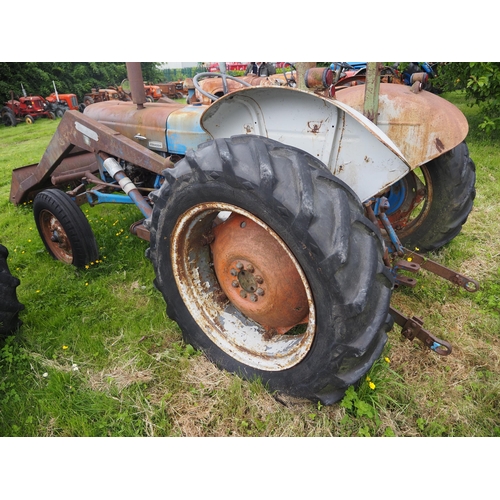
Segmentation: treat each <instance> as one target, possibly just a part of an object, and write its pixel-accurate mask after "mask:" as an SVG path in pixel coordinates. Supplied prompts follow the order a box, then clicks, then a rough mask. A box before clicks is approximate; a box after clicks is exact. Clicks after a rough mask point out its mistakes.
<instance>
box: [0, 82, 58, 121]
mask: <svg viewBox="0 0 500 500" xmlns="http://www.w3.org/2000/svg"><path fill="white" fill-rule="evenodd" d="M21 88H22V89H23V94H24V96H23V97H18V98H14V92H12V91H11V98H10V99H9V100H8V101H7V102H6V103H5V105H4V107H3V108H2V109H1V110H0V115H1V117H2V122H3V124H4V125H5V126H7V127H9V126H11V127H15V126H16V125H17V123H18V122H21V121H25V122H26V123H28V124H32V123H34V122H35V120H36V119H38V118H42V117H43V118H50V119H51V120H53V119H55V117H56V115H55V114H54V112H53V111H51V109H50V105H49V103H48V102H47V100H46V99H44V98H43V97H41V96H38V95H37V96H28V95H26V91H25V90H24V87H23V86H22V85H21Z"/></svg>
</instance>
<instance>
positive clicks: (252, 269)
mask: <svg viewBox="0 0 500 500" xmlns="http://www.w3.org/2000/svg"><path fill="white" fill-rule="evenodd" d="M247 271H248V272H249V273H253V272H255V269H254V267H253V266H252V264H249V265H248V266H247Z"/></svg>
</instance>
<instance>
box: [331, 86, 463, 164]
mask: <svg viewBox="0 0 500 500" xmlns="http://www.w3.org/2000/svg"><path fill="white" fill-rule="evenodd" d="M336 97H337V99H338V100H339V101H341V102H343V103H345V104H347V105H348V106H351V107H352V108H354V109H356V110H357V111H359V112H360V113H361V112H362V111H363V104H364V85H356V86H353V87H348V88H345V89H342V90H339V91H337V93H336ZM377 126H378V127H379V128H380V130H382V131H383V132H385V133H386V134H387V136H388V137H390V138H391V139H392V141H393V142H394V143H395V144H397V145H398V147H399V149H400V151H401V152H402V153H403V155H404V156H405V158H406V159H407V161H408V163H409V164H410V165H411V167H412V168H416V167H418V166H420V165H423V164H424V163H427V162H429V161H430V160H433V159H434V158H437V157H438V156H441V155H442V154H443V153H446V152H447V151H450V150H451V149H453V148H454V147H455V146H458V144H460V143H461V142H463V140H464V139H465V137H466V136H467V133H468V131H469V125H468V123H467V119H466V118H465V116H464V115H463V113H462V112H461V111H460V110H459V109H458V108H457V107H456V106H454V105H453V104H451V103H450V102H448V101H447V100H445V99H443V98H442V97H439V96H437V95H435V94H432V93H431V92H426V91H425V90H423V91H421V92H417V93H415V92H413V91H412V90H411V87H409V86H407V85H396V84H390V83H381V84H380V91H379V108H378V115H377Z"/></svg>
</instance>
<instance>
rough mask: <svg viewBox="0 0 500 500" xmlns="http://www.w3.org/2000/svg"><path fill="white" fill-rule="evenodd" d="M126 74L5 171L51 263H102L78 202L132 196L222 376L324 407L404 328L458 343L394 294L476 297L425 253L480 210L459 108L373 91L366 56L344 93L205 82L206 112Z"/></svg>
mask: <svg viewBox="0 0 500 500" xmlns="http://www.w3.org/2000/svg"><path fill="white" fill-rule="evenodd" d="M127 69H128V72H129V78H130V84H131V87H132V95H133V96H134V102H123V101H119V100H114V101H109V102H102V103H96V104H93V105H92V106H89V107H87V108H86V109H85V110H84V113H83V114H82V113H78V112H75V111H68V112H66V113H65V115H64V117H63V118H62V119H61V121H60V123H59V126H58V129H57V130H56V132H55V134H54V137H53V139H52V140H51V142H50V144H49V146H48V148H47V150H46V152H45V154H44V155H43V156H42V158H41V160H40V162H39V163H38V164H34V165H28V166H25V167H21V168H18V169H15V170H14V171H13V174H12V183H11V194H10V200H11V202H12V203H14V204H16V205H17V204H20V203H23V202H25V201H27V200H33V212H34V218H35V222H36V225H37V228H38V231H39V234H40V237H41V239H42V240H43V242H44V244H45V246H46V248H47V251H48V252H49V253H50V254H51V255H52V256H53V257H54V258H55V259H58V260H60V261H62V262H65V263H67V264H72V265H74V266H78V267H84V266H85V265H86V264H88V263H89V262H92V261H94V260H96V259H98V257H99V250H98V248H99V247H98V245H97V242H96V239H95V236H94V234H93V231H92V227H91V225H90V223H89V222H88V219H87V218H86V217H85V216H84V214H83V212H82V210H81V209H80V208H79V207H80V206H82V205H83V204H89V205H90V206H94V205H98V204H101V203H133V204H135V205H136V206H137V208H138V210H139V212H140V213H141V214H140V216H138V220H137V222H136V223H134V224H133V225H132V226H131V228H130V231H131V233H132V234H134V235H136V236H138V237H139V238H142V239H144V240H146V241H148V242H149V245H150V246H149V249H148V251H147V253H146V255H147V257H148V258H149V259H150V260H151V262H152V265H153V267H154V271H155V276H156V277H155V285H156V287H157V289H158V290H159V291H160V292H161V293H162V295H163V297H164V299H165V302H166V304H167V313H168V315H169V317H170V318H172V319H173V320H174V321H176V322H177V323H178V325H179V327H180V328H181V330H182V332H183V336H184V339H185V341H186V342H188V343H190V344H191V345H193V346H194V347H195V348H197V349H199V350H201V351H203V352H204V353H205V354H206V356H207V357H208V358H209V359H210V360H212V361H213V362H214V363H215V364H217V365H218V366H219V367H221V368H223V369H225V370H228V371H230V372H233V373H236V374H239V375H241V376H243V377H245V378H248V379H253V378H255V377H260V378H261V380H262V381H263V383H264V384H266V386H267V387H269V389H270V390H272V391H278V392H282V393H287V394H290V395H292V396H296V397H301V398H308V399H310V400H312V401H321V402H322V403H323V404H332V403H334V402H336V401H338V400H339V399H341V398H342V397H343V395H344V393H345V390H346V389H347V388H348V387H349V386H351V385H355V384H357V383H358V381H360V380H361V379H362V378H363V377H364V375H365V374H366V373H367V371H368V370H369V369H370V367H371V366H372V365H373V363H374V362H375V361H376V360H377V359H378V358H379V357H380V356H381V353H382V352H383V349H384V346H385V344H386V341H387V338H388V337H387V332H388V331H390V330H391V329H392V328H393V326H394V323H396V324H398V325H399V326H401V331H402V333H403V335H404V336H405V337H406V338H408V339H411V340H413V339H419V340H421V341H422V343H423V344H424V346H426V347H427V348H429V349H431V350H433V351H434V352H435V353H437V354H439V355H449V354H450V353H451V349H452V348H451V346H450V344H449V343H448V342H447V341H445V340H441V339H439V338H436V337H435V336H434V335H433V334H432V333H430V332H428V331H427V330H425V328H424V326H423V322H422V321H421V320H420V319H419V318H415V317H409V316H405V315H403V314H402V313H400V312H399V311H397V310H396V309H395V308H393V307H392V306H391V296H392V294H393V291H394V290H395V288H397V287H398V286H403V285H408V286H412V284H413V283H414V281H415V280H414V279H413V278H408V277H406V275H405V273H406V272H407V271H410V272H417V271H418V270H419V269H420V268H424V269H426V270H429V271H432V272H434V273H436V274H437V275H439V276H441V277H443V278H444V279H447V280H449V281H450V282H451V283H453V284H455V285H458V286H460V287H462V288H463V289H465V290H467V291H469V292H473V291H475V290H477V289H478V286H479V285H478V283H477V282H476V281H474V280H473V279H470V278H468V277H466V276H463V275H460V274H459V273H456V272H454V271H452V270H450V269H447V268H445V267H444V266H442V265H440V264H438V263H436V262H434V261H432V260H430V259H429V258H428V257H427V256H426V257H424V256H423V255H422V253H420V252H419V251H418V250H417V248H416V247H418V248H420V251H421V252H426V251H428V250H432V249H436V248H439V247H441V246H443V245H445V244H446V243H448V242H449V241H450V240H452V239H453V238H454V237H455V236H456V235H457V234H458V233H459V232H460V230H461V228H462V225H463V224H464V223H465V221H466V219H467V216H468V214H469V212H470V211H471V209H472V204H473V200H474V196H475V167H474V162H473V161H472V159H471V158H470V157H469V153H468V149H467V146H466V144H465V142H464V141H465V138H466V135H467V132H468V124H467V121H466V119H465V117H464V116H463V114H462V113H461V112H460V111H459V110H458V109H457V108H456V107H454V106H453V105H452V104H450V103H449V102H447V101H445V100H444V99H442V98H440V97H439V96H436V95H434V94H431V93H427V92H425V91H421V92H419V93H413V92H412V91H411V88H410V87H407V86H404V85H393V84H384V83H380V79H379V76H378V72H379V66H378V65H377V64H372V63H370V64H369V67H368V72H367V75H366V82H365V85H362V86H361V85H359V86H354V87H351V88H349V89H345V90H342V91H339V92H338V94H337V98H336V99H332V98H330V97H328V96H322V95H318V94H316V93H314V92H310V91H303V90H299V89H296V88H290V87H288V86H257V87H247V86H246V84H245V83H243V82H242V81H240V82H237V83H240V84H241V86H242V88H241V89H239V90H237V91H234V92H229V93H227V95H225V96H223V97H221V98H217V96H214V95H211V94H210V93H208V92H206V91H204V90H203V89H201V87H200V86H199V85H198V84H197V86H198V89H197V90H199V91H200V92H202V93H203V92H205V97H207V98H208V99H209V100H210V104H209V105H204V104H201V103H194V104H187V105H185V104H180V103H177V102H157V103H148V102H147V101H146V96H145V93H144V88H143V80H142V74H141V71H140V64H138V63H127ZM299 76H300V75H299ZM369 117H371V118H372V119H369ZM408 256H411V257H412V260H411V262H409V260H408V258H407V257H408Z"/></svg>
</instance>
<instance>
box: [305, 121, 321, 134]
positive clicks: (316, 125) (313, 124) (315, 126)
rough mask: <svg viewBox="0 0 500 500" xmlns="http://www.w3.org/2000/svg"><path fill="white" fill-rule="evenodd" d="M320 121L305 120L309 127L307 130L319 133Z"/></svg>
mask: <svg viewBox="0 0 500 500" xmlns="http://www.w3.org/2000/svg"><path fill="white" fill-rule="evenodd" d="M321 123H322V122H320V123H317V122H307V126H308V127H309V131H310V132H312V133H313V134H319V131H320V128H321Z"/></svg>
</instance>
